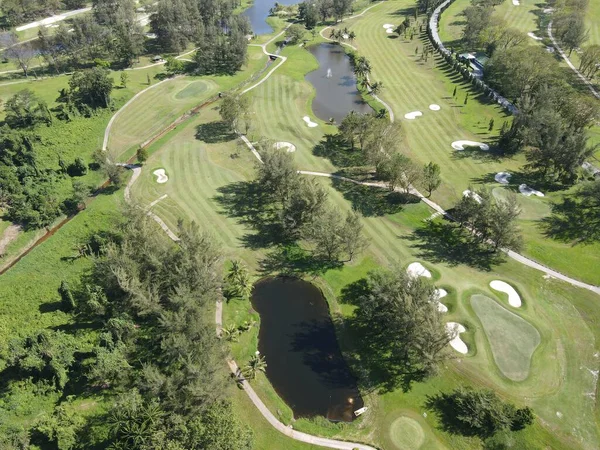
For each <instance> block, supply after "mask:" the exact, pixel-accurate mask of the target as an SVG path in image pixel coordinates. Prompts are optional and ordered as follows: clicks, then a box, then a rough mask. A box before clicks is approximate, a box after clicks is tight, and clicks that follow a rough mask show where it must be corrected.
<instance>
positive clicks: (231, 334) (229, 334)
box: [222, 324, 240, 342]
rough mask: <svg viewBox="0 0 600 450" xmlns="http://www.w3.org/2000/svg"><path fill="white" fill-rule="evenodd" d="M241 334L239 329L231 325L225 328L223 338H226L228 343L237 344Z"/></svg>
mask: <svg viewBox="0 0 600 450" xmlns="http://www.w3.org/2000/svg"><path fill="white" fill-rule="evenodd" d="M239 334H240V332H239V330H238V329H237V327H236V326H235V325H233V324H231V325H229V326H226V327H225V328H223V334H222V336H223V337H224V338H225V340H226V341H230V342H236V341H237V338H238V335H239Z"/></svg>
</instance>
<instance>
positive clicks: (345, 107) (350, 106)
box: [305, 43, 373, 124]
mask: <svg viewBox="0 0 600 450" xmlns="http://www.w3.org/2000/svg"><path fill="white" fill-rule="evenodd" d="M306 49H307V50H308V51H309V52H311V53H312V54H313V55H314V56H315V58H317V60H318V61H319V68H318V69H317V70H315V71H313V72H310V73H309V74H307V75H306V77H305V78H306V80H307V81H309V82H310V83H311V84H312V85H313V86H314V87H315V89H316V90H317V95H316V96H315V98H314V99H313V102H312V109H313V112H314V113H315V115H316V116H317V117H318V118H319V119H321V120H325V121H327V120H329V118H330V117H333V118H334V119H335V121H336V123H338V124H339V123H340V122H341V121H342V119H343V118H344V117H345V116H346V114H348V113H349V112H350V111H356V112H360V113H370V112H373V110H372V109H371V107H370V106H369V105H368V104H367V103H366V102H365V101H364V100H363V99H362V97H361V95H360V93H359V92H358V89H357V88H356V77H355V76H354V70H353V68H352V63H351V61H350V57H349V56H348V55H346V52H344V49H343V48H342V47H341V46H339V45H337V44H331V43H327V44H320V45H313V46H310V47H307V48H306Z"/></svg>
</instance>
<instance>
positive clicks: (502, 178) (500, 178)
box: [494, 172, 512, 184]
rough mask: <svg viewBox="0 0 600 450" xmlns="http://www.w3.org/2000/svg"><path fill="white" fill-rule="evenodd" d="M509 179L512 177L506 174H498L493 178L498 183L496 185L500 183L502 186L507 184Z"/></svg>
mask: <svg viewBox="0 0 600 450" xmlns="http://www.w3.org/2000/svg"><path fill="white" fill-rule="evenodd" d="M510 177H512V175H511V174H510V173H508V172H498V173H497V174H496V175H495V176H494V179H495V180H496V181H497V182H498V183H502V184H508V183H509V181H510Z"/></svg>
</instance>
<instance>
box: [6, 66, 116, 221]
mask: <svg viewBox="0 0 600 450" xmlns="http://www.w3.org/2000/svg"><path fill="white" fill-rule="evenodd" d="M112 84H113V80H112V78H110V77H109V76H108V74H107V72H106V71H105V70H103V69H98V68H96V69H91V70H86V71H82V72H76V73H74V74H73V76H72V77H71V79H70V81H69V88H68V89H65V90H63V91H62V92H61V93H60V102H61V103H60V106H59V107H58V108H56V110H55V111H54V112H53V111H50V110H49V108H48V105H47V104H46V103H45V102H44V101H42V100H41V99H39V98H38V97H37V96H36V95H35V94H34V93H33V92H32V91H29V90H27V89H25V90H23V91H20V92H18V93H16V94H15V95H14V96H13V97H11V98H10V99H9V100H7V102H6V104H5V106H4V110H5V112H6V116H5V119H4V124H3V125H2V126H1V127H0V205H1V206H2V207H3V209H4V210H5V212H6V218H8V219H9V220H11V221H13V222H15V223H19V224H21V225H23V226H24V227H25V228H40V227H44V226H48V225H50V224H51V223H52V222H53V221H54V219H56V217H58V216H59V215H60V214H61V213H66V214H71V213H73V212H75V211H77V210H78V209H79V208H81V207H83V205H84V201H85V198H86V197H87V195H88V194H89V187H87V186H85V185H84V184H82V183H80V182H78V181H77V180H76V178H77V177H80V176H82V175H85V174H86V173H87V171H88V165H87V164H86V163H85V162H84V161H83V159H82V158H80V157H76V158H75V159H74V160H73V161H64V160H63V159H62V158H61V157H60V155H58V165H59V168H58V169H51V168H48V167H46V166H44V165H42V164H40V163H39V161H38V154H37V151H36V149H37V147H38V145H40V144H41V142H40V138H39V134H38V131H37V130H38V129H39V127H44V126H52V124H53V121H54V120H57V119H65V120H70V119H72V118H73V117H74V116H79V115H84V116H91V115H93V114H94V113H95V111H96V110H97V109H102V108H106V107H108V106H109V104H110V93H111V91H112ZM105 167H108V166H105ZM65 177H71V178H72V181H73V183H72V185H73V188H72V191H71V193H66V194H65V192H64V191H63V189H61V187H60V185H61V184H62V180H63V179H64V178H65Z"/></svg>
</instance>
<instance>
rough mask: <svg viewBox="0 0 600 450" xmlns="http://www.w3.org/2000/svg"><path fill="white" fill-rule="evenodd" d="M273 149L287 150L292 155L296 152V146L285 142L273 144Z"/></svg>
mask: <svg viewBox="0 0 600 450" xmlns="http://www.w3.org/2000/svg"><path fill="white" fill-rule="evenodd" d="M273 147H274V148H276V149H277V150H285V151H287V152H288V153H292V152H295V151H296V146H295V145H294V144H292V143H291V142H285V141H281V142H275V143H274V144H273Z"/></svg>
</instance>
